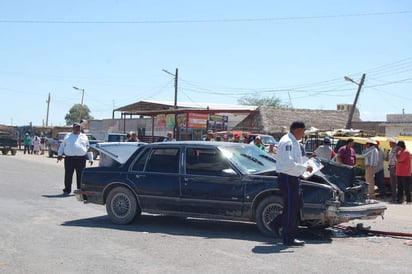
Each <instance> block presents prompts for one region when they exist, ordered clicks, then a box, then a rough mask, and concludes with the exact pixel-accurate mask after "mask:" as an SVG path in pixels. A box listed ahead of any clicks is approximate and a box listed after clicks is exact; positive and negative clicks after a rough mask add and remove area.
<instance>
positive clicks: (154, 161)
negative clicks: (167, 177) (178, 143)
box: [145, 148, 180, 173]
mask: <svg viewBox="0 0 412 274" xmlns="http://www.w3.org/2000/svg"><path fill="white" fill-rule="evenodd" d="M179 155H180V149H179V148H155V149H153V150H152V153H151V155H150V158H149V160H148V161H147V164H146V169H145V171H147V172H167V173H179Z"/></svg>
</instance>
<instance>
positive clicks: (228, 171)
mask: <svg viewBox="0 0 412 274" xmlns="http://www.w3.org/2000/svg"><path fill="white" fill-rule="evenodd" d="M222 173H223V175H225V176H230V177H233V176H237V173H236V171H234V170H233V169H231V168H226V169H223V170H222Z"/></svg>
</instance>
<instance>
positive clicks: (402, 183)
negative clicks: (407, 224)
mask: <svg viewBox="0 0 412 274" xmlns="http://www.w3.org/2000/svg"><path fill="white" fill-rule="evenodd" d="M410 181H411V177H410V176H398V202H399V203H402V202H403V193H404V192H405V196H406V202H408V203H410V202H411V189H410V187H409V185H410Z"/></svg>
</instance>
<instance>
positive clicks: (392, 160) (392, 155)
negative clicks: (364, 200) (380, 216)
mask: <svg viewBox="0 0 412 274" xmlns="http://www.w3.org/2000/svg"><path fill="white" fill-rule="evenodd" d="M389 147H390V148H391V149H390V151H388V154H387V156H386V159H385V160H386V161H388V170H389V179H390V183H391V203H393V204H394V203H396V202H397V200H398V197H397V195H398V194H397V183H398V182H397V179H396V152H397V150H396V140H395V139H394V138H390V139H389Z"/></svg>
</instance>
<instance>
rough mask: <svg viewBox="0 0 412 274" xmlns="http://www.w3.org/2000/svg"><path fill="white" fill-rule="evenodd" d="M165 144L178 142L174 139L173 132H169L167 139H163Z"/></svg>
mask: <svg viewBox="0 0 412 274" xmlns="http://www.w3.org/2000/svg"><path fill="white" fill-rule="evenodd" d="M163 142H176V139H174V138H173V132H171V131H169V132H168V133H167V135H166V138H164V139H163Z"/></svg>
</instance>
